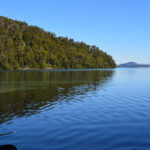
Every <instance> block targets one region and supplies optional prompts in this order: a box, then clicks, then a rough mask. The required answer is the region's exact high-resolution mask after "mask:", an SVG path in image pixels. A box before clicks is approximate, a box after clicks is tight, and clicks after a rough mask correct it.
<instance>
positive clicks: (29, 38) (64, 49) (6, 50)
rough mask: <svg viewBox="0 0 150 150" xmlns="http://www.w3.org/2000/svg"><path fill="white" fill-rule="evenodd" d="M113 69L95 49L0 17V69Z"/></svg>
mask: <svg viewBox="0 0 150 150" xmlns="http://www.w3.org/2000/svg"><path fill="white" fill-rule="evenodd" d="M114 67H116V64H115V62H114V60H113V58H112V57H111V56H110V55H108V54H107V53H105V52H103V51H101V50H100V49H99V48H98V47H96V46H90V45H87V44H85V43H83V42H75V41H74V40H73V39H68V38H64V37H57V36H56V35H55V34H54V33H51V32H46V31H44V30H43V29H41V28H39V27H36V26H29V25H28V24H27V23H25V22H20V21H14V20H11V19H8V18H6V17H2V16H0V69H1V70H13V69H25V68H26V69H28V68H34V69H38V68H43V69H45V68H49V69H50V68H54V69H57V68H64V69H69V68H74V69H76V68H77V69H84V68H114Z"/></svg>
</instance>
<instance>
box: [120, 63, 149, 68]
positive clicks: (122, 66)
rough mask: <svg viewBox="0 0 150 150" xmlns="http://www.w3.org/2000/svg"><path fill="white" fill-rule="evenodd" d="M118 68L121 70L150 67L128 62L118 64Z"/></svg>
mask: <svg viewBox="0 0 150 150" xmlns="http://www.w3.org/2000/svg"><path fill="white" fill-rule="evenodd" d="M118 67H121V68H129V67H130V68H132V67H150V65H149V64H138V63H136V62H128V63H124V64H120V65H118Z"/></svg>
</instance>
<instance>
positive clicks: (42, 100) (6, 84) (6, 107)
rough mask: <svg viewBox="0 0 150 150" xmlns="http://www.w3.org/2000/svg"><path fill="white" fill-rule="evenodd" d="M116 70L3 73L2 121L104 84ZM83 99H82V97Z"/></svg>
mask: <svg viewBox="0 0 150 150" xmlns="http://www.w3.org/2000/svg"><path fill="white" fill-rule="evenodd" d="M112 76H113V71H111V70H110V71H59V72H58V71H53V72H34V71H32V72H0V124H1V123H4V122H6V121H8V120H10V119H12V118H13V117H22V116H24V115H26V116H28V115H33V114H35V113H39V112H40V111H42V110H43V107H48V108H49V109H52V108H54V107H55V105H56V103H60V102H62V101H64V102H68V101H71V100H72V97H74V96H75V95H86V93H87V92H89V91H92V90H93V91H94V90H96V89H97V87H102V86H103V85H105V84H106V83H107V81H109V80H110V79H111V78H112ZM79 100H80V99H79Z"/></svg>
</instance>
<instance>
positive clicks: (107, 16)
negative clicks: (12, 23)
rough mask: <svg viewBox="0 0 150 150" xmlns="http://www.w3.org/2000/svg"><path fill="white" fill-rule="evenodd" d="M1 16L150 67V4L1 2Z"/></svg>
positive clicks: (139, 0)
mask: <svg viewBox="0 0 150 150" xmlns="http://www.w3.org/2000/svg"><path fill="white" fill-rule="evenodd" d="M0 15H1V16H5V17H8V18H12V19H15V20H20V21H25V22H27V23H28V24H29V25H36V26H39V27H41V28H43V29H45V30H46V31H50V32H54V33H56V35H57V36H64V37H69V38H73V39H74V40H76V41H84V42H85V43H87V44H91V45H96V46H98V47H99V48H100V49H102V50H103V51H105V52H107V53H108V54H110V55H112V56H113V58H114V59H115V60H116V62H117V64H119V63H124V62H128V61H136V62H138V63H149V64H150V0H1V2H0Z"/></svg>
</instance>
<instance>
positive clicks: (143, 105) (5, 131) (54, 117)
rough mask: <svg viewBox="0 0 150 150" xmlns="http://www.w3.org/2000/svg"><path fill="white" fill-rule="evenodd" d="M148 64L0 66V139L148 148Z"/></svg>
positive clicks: (36, 149)
mask: <svg viewBox="0 0 150 150" xmlns="http://www.w3.org/2000/svg"><path fill="white" fill-rule="evenodd" d="M149 127H150V68H129V69H121V68H118V69H110V70H109V69H108V70H98V69H96V70H59V71H55V70H53V71H13V72H8V71H5V72H0V145H1V144H14V145H15V146H17V148H18V149H19V150H110V149H114V150H117V149H118V150H122V149H123V150H130V149H132V150H134V149H136V150H141V149H144V150H149V148H150V141H149V139H150V130H149Z"/></svg>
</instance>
